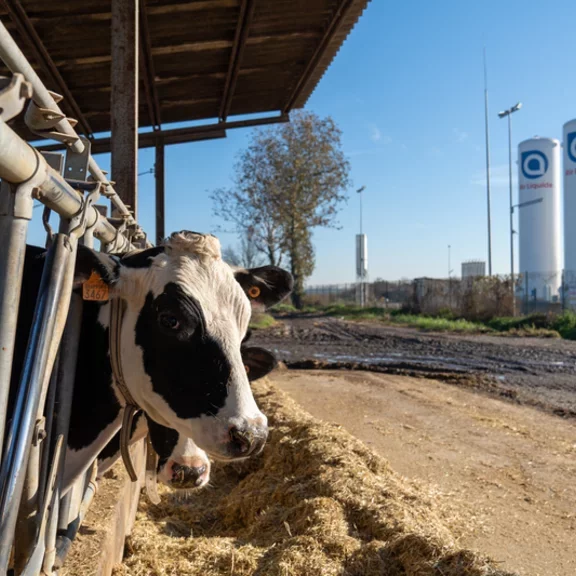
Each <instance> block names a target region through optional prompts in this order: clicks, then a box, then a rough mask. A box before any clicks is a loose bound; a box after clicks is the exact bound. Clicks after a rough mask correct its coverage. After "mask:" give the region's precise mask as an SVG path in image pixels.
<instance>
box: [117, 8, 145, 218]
mask: <svg viewBox="0 0 576 576" xmlns="http://www.w3.org/2000/svg"><path fill="white" fill-rule="evenodd" d="M138 4H139V0H112V65H111V89H112V91H111V98H110V114H111V132H112V141H111V153H112V178H113V179H114V181H115V182H116V187H117V189H118V191H119V195H120V198H121V199H122V200H123V201H124V203H125V204H126V205H127V206H128V207H129V208H131V210H132V213H133V215H134V218H137V214H138V205H137V185H138V86H139V84H138V72H139V67H138V54H139V26H138V21H139V11H138ZM114 215H116V214H114V213H113V216H114Z"/></svg>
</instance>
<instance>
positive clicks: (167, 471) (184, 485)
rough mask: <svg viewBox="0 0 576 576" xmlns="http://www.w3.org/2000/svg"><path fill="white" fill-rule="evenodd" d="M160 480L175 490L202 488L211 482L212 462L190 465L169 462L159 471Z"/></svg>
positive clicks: (192, 463) (173, 461)
mask: <svg viewBox="0 0 576 576" xmlns="http://www.w3.org/2000/svg"><path fill="white" fill-rule="evenodd" d="M158 478H159V479H160V480H161V481H162V482H163V483H164V484H166V485H168V486H170V488H173V489H175V490H191V489H193V488H202V487H203V486H205V485H206V484H207V483H208V481H209V480H210V462H209V461H208V460H205V461H199V462H191V463H190V465H188V464H180V463H178V462H176V461H175V460H168V462H166V464H165V465H164V466H163V467H162V469H161V470H159V473H158Z"/></svg>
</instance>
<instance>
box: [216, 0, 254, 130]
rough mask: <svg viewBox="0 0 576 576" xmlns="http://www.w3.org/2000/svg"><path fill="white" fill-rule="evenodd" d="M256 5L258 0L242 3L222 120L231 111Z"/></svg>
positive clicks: (231, 57) (225, 86) (224, 97)
mask: <svg viewBox="0 0 576 576" xmlns="http://www.w3.org/2000/svg"><path fill="white" fill-rule="evenodd" d="M255 6H256V0H242V4H241V5H240V15H239V17H238V24H237V26H236V33H235V35H234V43H233V45H232V52H231V54H230V62H229V64H228V72H227V74H226V82H225V83H224V94H223V96H222V104H221V105H220V114H219V117H220V120H221V121H222V122H225V121H226V118H227V117H228V114H229V113H230V106H231V105H232V99H233V98H234V92H235V90H236V82H237V80H238V73H239V71H240V66H241V65H242V56H243V55H244V49H245V48H246V41H247V40H248V35H249V34H250V24H251V23H252V17H253V16H254V7H255Z"/></svg>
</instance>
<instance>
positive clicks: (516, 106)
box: [498, 102, 522, 316]
mask: <svg viewBox="0 0 576 576" xmlns="http://www.w3.org/2000/svg"><path fill="white" fill-rule="evenodd" d="M520 108H522V102H518V103H517V104H514V106H512V108H508V110H504V111H503V112H499V113H498V118H506V117H508V167H509V183H510V282H511V284H512V315H513V316H515V315H516V289H515V286H514V200H513V198H512V120H511V119H512V114H514V112H517V111H518V110H520Z"/></svg>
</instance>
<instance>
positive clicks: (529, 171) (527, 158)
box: [521, 150, 548, 180]
mask: <svg viewBox="0 0 576 576" xmlns="http://www.w3.org/2000/svg"><path fill="white" fill-rule="evenodd" d="M521 166H522V174H524V177H525V178H528V179H529V180H534V178H541V177H542V176H544V174H546V172H547V171H548V158H546V154H544V153H543V152H540V150H529V151H528V152H522V164H521Z"/></svg>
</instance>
